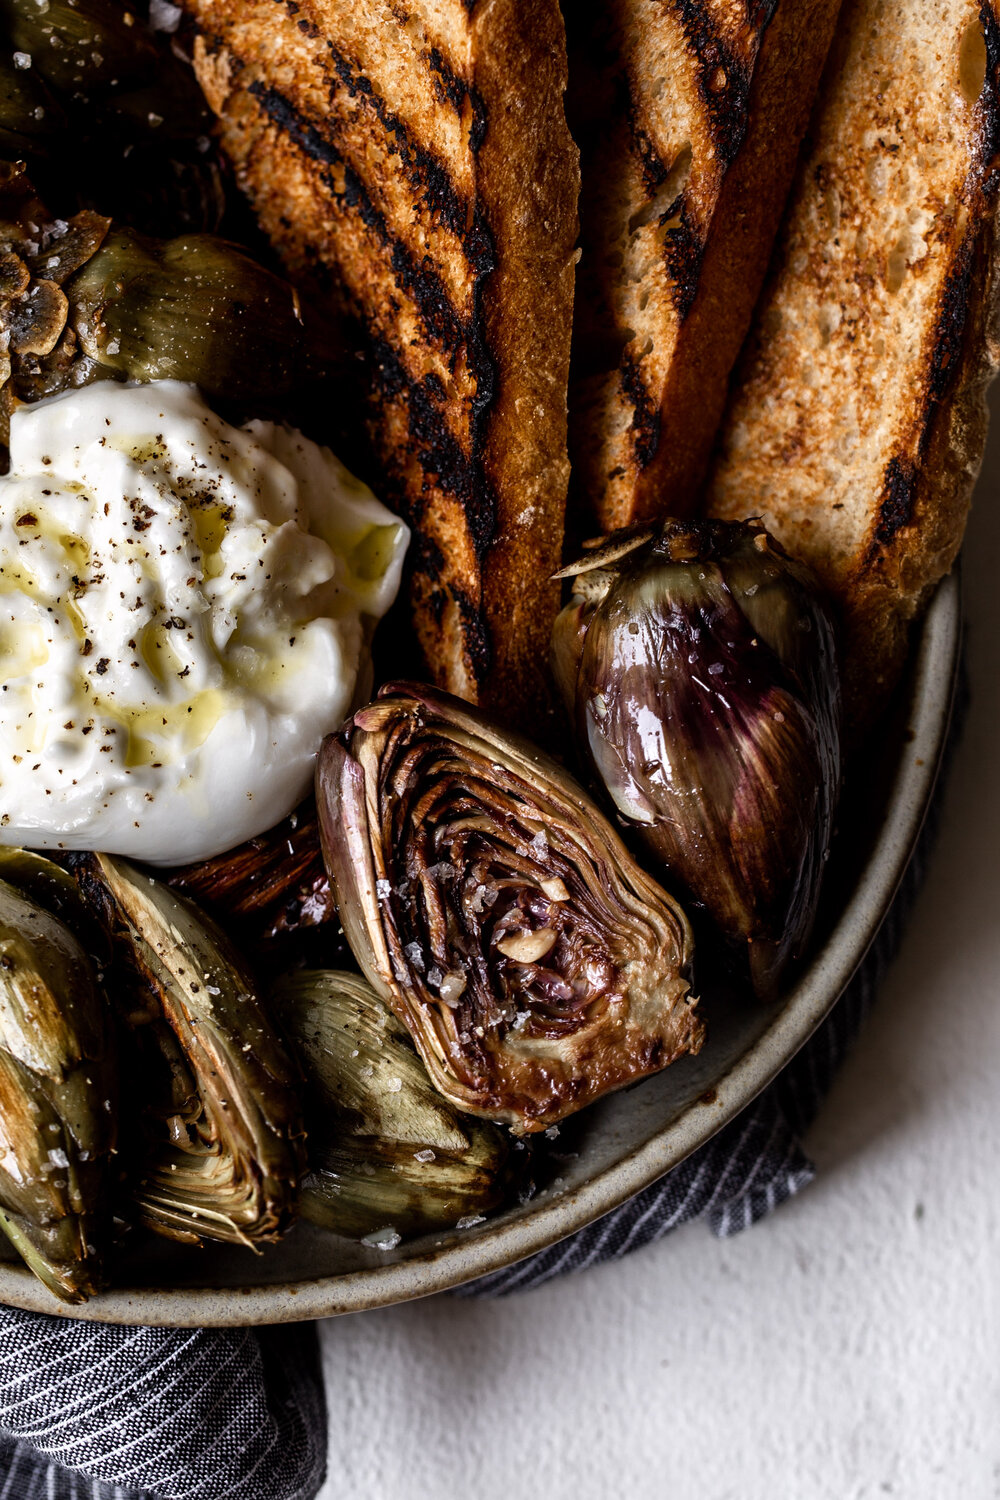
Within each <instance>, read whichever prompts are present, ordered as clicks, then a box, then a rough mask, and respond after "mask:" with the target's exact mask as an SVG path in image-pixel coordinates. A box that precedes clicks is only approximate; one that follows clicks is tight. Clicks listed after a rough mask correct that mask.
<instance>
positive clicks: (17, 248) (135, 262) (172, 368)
mask: <svg viewBox="0 0 1000 1500" xmlns="http://www.w3.org/2000/svg"><path fill="white" fill-rule="evenodd" d="M343 358H344V354H343V345H342V343H341V341H340V336H339V332H338V330H336V329H335V328H334V327H333V326H332V325H331V324H330V323H329V322H328V320H327V319H326V317H325V316H323V315H321V314H320V313H319V312H318V311H317V310H316V309H310V310H306V309H304V308H303V307H302V306H301V304H300V302H299V298H298V294H297V293H296V292H295V290H294V289H293V288H292V287H291V285H290V284H289V283H288V282H286V281H284V280H282V278H281V277H280V276H276V275H274V273H273V272H271V271H268V270H265V269H264V267H263V266H260V265H258V264H257V263H256V261H254V260H253V259H252V258H251V257H250V256H249V255H247V254H245V253H244V251H242V250H241V249H240V248H239V247H238V246H236V245H231V244H229V243H228V242H227V241H225V240H221V239H218V238H216V237H215V236H213V235H208V234H192V235H183V236H179V237H177V238H175V239H168V240H159V239H152V238H148V237H146V236H144V235H140V234H137V233H136V232H135V231H134V230H132V229H128V228H125V227H122V226H120V225H114V224H113V223H112V221H111V219H109V218H106V217H104V216H102V215H100V214H97V213H93V212H91V211H90V210H86V209H85V210H83V211H81V212H80V213H78V214H75V215H74V216H73V217H72V218H71V219H68V220H64V219H59V218H56V217H54V216H53V215H52V214H51V213H49V212H48V210H47V209H46V207H45V205H44V204H43V203H42V201H41V199H40V198H39V197H38V195H37V193H36V192H35V189H34V187H33V185H32V183H31V180H30V179H29V177H28V175H27V173H26V172H25V169H24V164H23V162H16V163H10V162H0V442H2V443H6V442H7V440H8V435H9V422H10V416H11V413H12V412H13V410H14V409H15V408H16V407H17V406H18V405H19V404H20V403H22V402H33V401H39V400H41V399H42V398H43V397H46V396H52V395H56V394H58V393H59V392H60V391H63V390H68V389H72V388H73V387H76V386H80V385H86V384H89V383H90V382H91V381H94V380H136V381H140V382H145V381H152V380H188V381H192V382H193V383H194V384H196V385H198V386H200V387H201V389H202V391H203V392H204V393H205V395H206V397H207V398H208V399H209V400H211V401H215V402H223V403H226V404H227V405H230V404H231V405H235V406H236V407H238V408H240V409H242V408H247V409H249V410H251V413H252V415H254V416H281V415H282V414H283V413H284V411H285V409H286V407H288V406H291V405H295V404H296V401H295V399H294V398H297V397H298V396H299V395H301V394H302V393H303V392H305V391H308V390H309V389H310V388H311V387H312V386H313V385H315V384H316V382H318V381H322V380H324V379H326V378H327V377H331V376H332V375H333V374H334V372H335V371H336V370H338V369H339V368H340V365H341V362H342V360H343Z"/></svg>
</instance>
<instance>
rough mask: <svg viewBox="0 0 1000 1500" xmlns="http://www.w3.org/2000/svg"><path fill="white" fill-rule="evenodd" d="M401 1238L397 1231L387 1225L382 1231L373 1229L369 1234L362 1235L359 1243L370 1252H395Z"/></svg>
mask: <svg viewBox="0 0 1000 1500" xmlns="http://www.w3.org/2000/svg"><path fill="white" fill-rule="evenodd" d="M402 1238H403V1236H402V1235H401V1234H400V1232H399V1230H398V1229H394V1228H393V1226H392V1225H391V1224H387V1225H386V1226H385V1228H384V1229H373V1230H372V1232H371V1234H365V1235H362V1237H361V1243H362V1245H367V1246H368V1247H369V1248H370V1249H372V1250H395V1248H396V1246H397V1245H398V1244H399V1242H400V1240H401V1239H402Z"/></svg>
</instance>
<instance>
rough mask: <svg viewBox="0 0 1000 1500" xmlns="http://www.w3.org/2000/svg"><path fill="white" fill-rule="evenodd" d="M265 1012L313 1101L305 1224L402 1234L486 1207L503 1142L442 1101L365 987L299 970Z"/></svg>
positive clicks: (502, 1176)
mask: <svg viewBox="0 0 1000 1500" xmlns="http://www.w3.org/2000/svg"><path fill="white" fill-rule="evenodd" d="M275 1003H276V1006H277V1010H278V1014H279V1015H280V1018H281V1021H282V1024H283V1026H284V1028H285V1032H286V1035H287V1036H288V1037H289V1040H290V1041H291V1043H292V1044H293V1046H294V1047H295V1049H296V1051H297V1054H298V1056H299V1059H300V1061H301V1062H302V1065H303V1069H304V1071H305V1073H306V1077H307V1079H308V1082H309V1085H310V1094H311V1098H312V1108H311V1115H310V1131H309V1162H310V1167H311V1172H310V1175H309V1176H308V1177H307V1178H306V1181H305V1183H304V1185H303V1189H302V1215H303V1217H304V1218H306V1219H311V1220H312V1221H313V1223H316V1224H320V1225H322V1226H323V1227H324V1228H327V1229H332V1230H334V1231H335V1232H336V1233H337V1234H344V1235H353V1236H357V1237H363V1236H365V1235H369V1234H371V1233H373V1232H377V1231H379V1230H380V1229H385V1230H388V1231H390V1232H394V1233H396V1234H398V1235H410V1234H421V1233H425V1232H427V1231H428V1230H431V1229H436V1228H441V1227H454V1226H455V1225H456V1224H457V1223H458V1222H459V1220H462V1219H472V1218H479V1217H481V1216H483V1215H485V1214H486V1213H488V1212H489V1211H490V1210H491V1209H493V1208H496V1206H497V1204H498V1203H499V1202H500V1201H501V1199H502V1197H503V1193H504V1188H505V1185H506V1170H505V1169H506V1164H507V1158H508V1150H507V1145H506V1142H505V1140H504V1136H503V1133H502V1132H501V1131H499V1130H498V1129H497V1128H496V1127H495V1126H493V1125H490V1124H488V1123H487V1122H486V1121H484V1120H475V1119H472V1118H470V1117H469V1116H467V1115H464V1116H463V1115H460V1114H459V1113H458V1111H457V1110H456V1109H455V1108H454V1107H453V1106H452V1105H451V1104H449V1103H448V1102H447V1100H445V1099H443V1098H442V1097H441V1095H440V1094H439V1093H438V1092H437V1091H436V1089H435V1088H434V1086H433V1085H432V1083H431V1081H430V1079H429V1078H428V1076H427V1070H426V1069H425V1068H424V1065H423V1063H422V1062H421V1061H420V1059H419V1057H418V1056H417V1054H416V1053H415V1052H414V1050H413V1046H412V1044H411V1042H410V1039H409V1037H408V1035H407V1033H406V1029H405V1027H403V1026H401V1025H400V1023H399V1022H398V1021H397V1020H396V1018H395V1016H394V1015H393V1014H392V1012H391V1011H390V1010H389V1009H388V1008H387V1007H386V1006H385V1005H384V1004H383V1003H382V1001H381V1000H380V999H379V998H378V996H377V995H376V994H375V992H374V991H373V990H372V988H371V986H370V985H369V984H368V983H367V982H366V981H365V980H364V979H362V978H361V977H360V976H359V975H356V974H342V973H338V972H336V971H334V970H308V969H302V970H299V971H298V972H297V973H295V974H293V975H290V976H289V977H288V978H286V979H285V980H283V981H282V982H281V983H280V984H279V986H278V988H277V991H276V994H275Z"/></svg>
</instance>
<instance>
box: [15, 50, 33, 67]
mask: <svg viewBox="0 0 1000 1500" xmlns="http://www.w3.org/2000/svg"><path fill="white" fill-rule="evenodd" d="M14 66H15V68H30V67H31V53H30V52H15V53H14Z"/></svg>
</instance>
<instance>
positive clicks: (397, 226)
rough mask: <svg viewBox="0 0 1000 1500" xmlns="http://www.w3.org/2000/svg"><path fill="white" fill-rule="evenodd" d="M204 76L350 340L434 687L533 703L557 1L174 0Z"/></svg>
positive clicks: (246, 179) (233, 144)
mask: <svg viewBox="0 0 1000 1500" xmlns="http://www.w3.org/2000/svg"><path fill="white" fill-rule="evenodd" d="M188 9H189V10H190V12H191V13H192V15H193V16H194V18H195V21H196V24H197V26H198V28H199V36H198V38H197V43H196V57H195V62H196V68H197V71H198V75H199V78H200V80H201V82H202V86H203V88H204V89H205V92H206V95H207V97H208V99H209V102H210V103H211V105H212V107H213V108H214V109H215V111H216V113H217V114H218V115H219V118H220V122H221V132H222V139H223V143H224V145H225V148H226V150H227V152H228V153H229V155H230V156H231V158H232V160H233V161H234V163H235V165H236V168H237V172H238V175H239V179H240V182H241V185H242V187H243V188H244V190H245V192H246V193H247V195H248V196H249V198H250V201H251V203H252V204H253V206H254V209H255V211H256V213H257V215H258V218H259V220H260V222H261V224H262V226H263V228H264V229H265V231H266V232H267V234H268V235H269V236H270V238H271V240H272V241H273V243H274V244H275V246H276V248H277V250H278V252H279V253H280V255H281V256H282V258H283V260H284V261H285V263H286V265H287V266H288V269H289V271H290V273H291V274H292V275H293V277H295V278H297V279H299V280H300V281H301V282H302V283H303V284H305V285H307V286H308V287H309V288H310V289H311V290H313V291H318V292H319V293H321V294H322V295H324V296H325V297H327V298H328V299H330V300H331V301H332V302H333V303H334V304H335V305H336V306H337V309H338V311H339V312H341V313H343V314H345V315H346V316H347V317H349V318H350V319H352V320H353V321H355V322H357V323H358V324H360V325H361V327H362V328H363V329H364V332H365V335H366V338H367V344H368V349H369V353H370V370H371V373H372V376H373V382H372V383H373V390H372V393H371V402H370V412H371V417H370V428H371V434H372V438H373V444H374V448H375V452H376V455H377V458H378V460H379V462H380V464H381V467H382V470H383V476H384V483H383V486H382V490H383V496H384V498H386V500H387V501H388V502H389V503H390V504H395V505H396V506H397V507H398V508H399V509H400V510H401V511H402V512H403V513H404V515H405V516H406V518H407V520H408V521H409V522H410V524H411V525H412V527H413V529H414V543H413V547H412V552H411V571H410V596H411V603H412V609H413V617H414V623H415V627H416V634H417V637H418V639H419V644H420V647H421V649H422V653H423V656H424V658H425V661H426V665H427V669H428V671H429V673H430V675H432V676H433V677H434V678H435V680H436V681H437V682H438V683H440V685H442V686H443V687H446V688H448V689H449V690H451V691H453V692H457V693H459V694H461V695H462V696H463V697H466V698H468V699H470V700H472V701H474V702H479V703H482V704H484V705H485V706H487V707H490V708H493V709H495V710H496V711H498V712H499V713H501V714H506V715H508V716H510V717H512V718H515V719H516V720H517V721H518V722H521V723H525V722H533V723H535V724H537V722H538V716H539V715H540V714H541V712H542V709H543V705H544V703H545V701H546V699H547V673H546V662H547V654H548V635H549V631H550V629H551V624H552V620H553V618H554V615H555V612H556V609H557V607H558V593H557V589H556V586H554V585H552V584H551V583H550V582H549V578H550V576H551V574H552V573H553V572H554V571H555V570H556V568H558V566H559V562H560V556H561V548H562V529H563V513H564V505H565V492H566V486H567V482H568V475H569V466H568V459H567V456H566V385H567V379H568V369H569V338H570V326H571V319H572V298H573V279H574V265H573V248H574V243H575V238H576V230H577V219H576V199H577V192H578V183H579V174H578V164H577V153H576V149H575V147H574V146H573V143H572V141H571V139H570V136H569V133H568V130H567V128H566V124H565V118H564V113H563V102H562V96H563V92H564V90H565V86H566V55H565V38H564V32H563V26H562V20H561V16H560V14H559V9H558V5H557V3H556V0H527V3H526V0H487V3H480V4H473V5H466V4H465V3H464V0H434V3H431V0H425V3H422V4H413V3H411V0H358V3H355V4H347V3H345V0H294V3H293V0H284V3H283V4H276V3H275V0H189V4H188Z"/></svg>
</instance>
